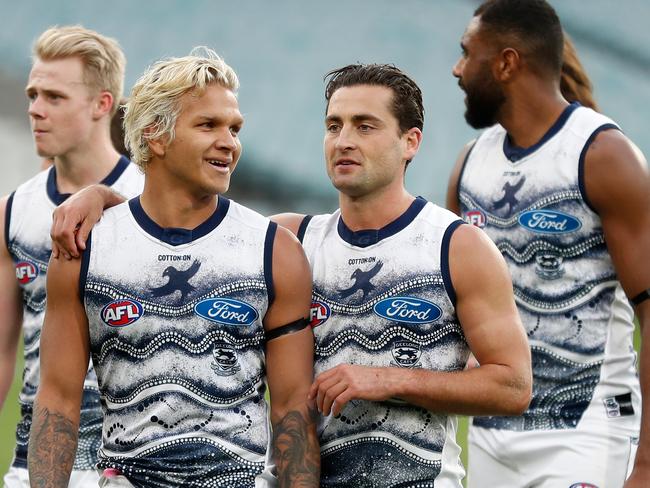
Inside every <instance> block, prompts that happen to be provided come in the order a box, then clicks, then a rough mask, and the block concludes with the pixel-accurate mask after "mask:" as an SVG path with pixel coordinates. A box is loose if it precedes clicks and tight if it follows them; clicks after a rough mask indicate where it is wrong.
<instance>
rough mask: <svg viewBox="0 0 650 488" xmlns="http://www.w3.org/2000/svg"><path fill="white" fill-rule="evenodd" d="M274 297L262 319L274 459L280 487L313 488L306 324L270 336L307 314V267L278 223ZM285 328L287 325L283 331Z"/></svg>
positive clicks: (315, 465) (316, 458) (315, 451)
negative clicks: (266, 340)
mask: <svg viewBox="0 0 650 488" xmlns="http://www.w3.org/2000/svg"><path fill="white" fill-rule="evenodd" d="M272 275H273V287H274V291H275V299H274V300H273V302H272V305H271V306H270V307H269V309H268V310H267V313H266V315H265V317H264V327H265V328H266V331H267V332H271V334H270V337H274V338H272V339H270V340H269V341H268V342H267V343H266V376H267V382H268V385H269V390H270V394H271V422H272V424H273V432H274V433H273V446H272V448H273V457H274V460H275V462H276V465H277V469H278V473H277V474H278V478H279V481H280V487H282V488H284V487H289V486H291V487H301V488H302V487H318V486H319V477H320V452H319V451H320V450H319V446H318V439H317V436H316V415H315V409H314V408H313V406H311V405H310V404H309V402H308V399H307V396H308V394H309V388H310V386H311V382H312V381H313V376H314V334H313V333H312V330H311V327H306V328H302V329H293V330H292V331H291V332H289V333H285V334H282V335H274V334H273V332H272V331H273V330H274V329H281V328H282V327H283V326H284V325H286V324H290V323H293V322H295V321H296V320H297V319H300V318H304V317H308V316H309V307H310V305H311V271H310V269H309V263H308V262H307V258H306V257H305V254H304V251H303V249H302V246H301V245H300V242H299V241H298V239H296V238H295V237H294V236H293V235H292V234H290V233H289V231H288V230H286V229H284V228H282V227H278V229H277V234H276V236H275V242H274V246H273V262H272ZM284 331H286V329H284Z"/></svg>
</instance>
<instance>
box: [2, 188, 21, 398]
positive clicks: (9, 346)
mask: <svg viewBox="0 0 650 488" xmlns="http://www.w3.org/2000/svg"><path fill="white" fill-rule="evenodd" d="M6 208H7V197H4V198H2V199H1V200H0V290H2V292H0V411H1V410H2V406H3V405H4V402H5V399H6V398H7V393H8V392H9V388H10V387H11V382H12V381H13V378H14V370H15V367H16V350H17V349H18V339H19V338H20V326H21V322H22V311H23V308H22V304H21V300H20V297H21V293H20V287H19V286H18V282H17V281H16V269H15V267H14V262H13V259H11V256H10V255H9V251H8V250H7V243H6V242H5V216H6Z"/></svg>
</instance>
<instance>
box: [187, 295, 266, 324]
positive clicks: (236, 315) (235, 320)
mask: <svg viewBox="0 0 650 488" xmlns="http://www.w3.org/2000/svg"><path fill="white" fill-rule="evenodd" d="M194 313H195V314H196V315H198V316H200V317H203V318H204V319H207V320H211V321H212V322H218V323H220V324H224V325H250V324H252V323H253V322H255V321H256V320H257V318H258V317H259V314H258V313H257V310H256V309H255V307H253V306H251V305H249V304H248V303H246V302H242V301H239V300H235V299H233V298H221V297H217V298H208V299H206V300H201V301H200V302H199V303H197V304H196V305H195V306H194Z"/></svg>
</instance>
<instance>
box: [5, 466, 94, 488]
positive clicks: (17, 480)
mask: <svg viewBox="0 0 650 488" xmlns="http://www.w3.org/2000/svg"><path fill="white" fill-rule="evenodd" d="M98 480H99V475H98V474H97V471H95V470H94V469H83V470H78V471H72V473H71V474H70V482H69V483H68V487H69V488H97V482H98ZM4 488H29V473H28V471H27V470H26V469H25V468H15V467H13V466H12V467H10V468H9V471H7V474H6V475H5V477H4Z"/></svg>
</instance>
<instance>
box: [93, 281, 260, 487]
mask: <svg viewBox="0 0 650 488" xmlns="http://www.w3.org/2000/svg"><path fill="white" fill-rule="evenodd" d="M207 286H208V285H207V284H206V283H205V282H203V283H202V282H201V281H199V278H198V276H197V277H196V278H195V279H193V280H192V288H193V290H192V294H191V297H192V299H191V300H190V299H189V298H188V299H185V300H182V301H181V302H179V301H178V300H176V299H175V298H176V297H177V294H174V293H172V294H171V295H170V296H169V297H168V298H167V299H166V300H161V299H157V298H155V292H153V291H152V295H153V296H154V298H151V299H148V298H142V297H141V295H142V293H141V292H137V291H135V290H127V289H125V288H116V287H115V286H113V285H111V284H109V283H103V282H100V281H88V282H87V284H86V309H87V310H88V311H89V313H93V314H100V313H101V312H100V311H101V310H102V309H103V308H104V307H105V306H106V304H109V303H111V302H112V301H114V300H117V299H121V300H132V301H133V300H137V302H138V303H139V304H140V305H141V306H142V314H141V317H140V318H139V319H138V321H137V322H135V323H133V324H131V325H127V326H123V327H108V326H105V325H104V324H102V325H100V323H99V321H98V320H95V321H94V323H93V324H92V325H91V350H92V357H93V363H94V364H95V368H96V371H97V372H98V381H99V384H100V389H101V391H102V404H103V408H104V412H105V418H104V434H103V445H102V449H101V450H100V453H99V459H100V460H99V463H98V466H99V467H100V468H107V467H113V468H117V469H119V470H120V471H121V472H122V473H124V475H125V476H127V478H128V479H129V481H130V482H131V483H132V484H133V485H135V486H143V487H144V486H147V487H150V486H152V487H168V486H205V487H208V486H209V487H213V486H219V487H228V488H230V487H253V486H254V483H255V477H256V476H257V475H258V474H260V473H261V472H262V470H263V469H264V466H265V463H264V461H265V455H266V451H267V446H268V431H267V421H266V419H267V416H268V408H267V404H266V402H265V400H264V393H265V390H266V385H265V383H264V367H263V340H264V332H263V328H262V327H261V324H260V322H259V320H258V321H255V322H253V323H252V324H249V325H238V326H232V325H223V324H218V323H215V322H211V321H209V320H206V319H205V318H202V317H200V316H199V315H197V314H196V313H195V306H196V305H197V304H198V303H199V302H201V301H202V300H205V299H210V298H212V297H222V298H228V299H233V300H238V301H239V302H244V303H249V304H251V303H252V304H255V303H260V296H264V297H265V296H266V284H265V282H264V281H263V280H254V279H246V280H242V281H237V280H236V279H234V280H232V281H229V282H228V284H225V285H221V286H219V287H217V288H216V289H215V288H212V289H209V288H207ZM152 290H153V288H152ZM197 295H198V296H197ZM260 315H261V314H260Z"/></svg>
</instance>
